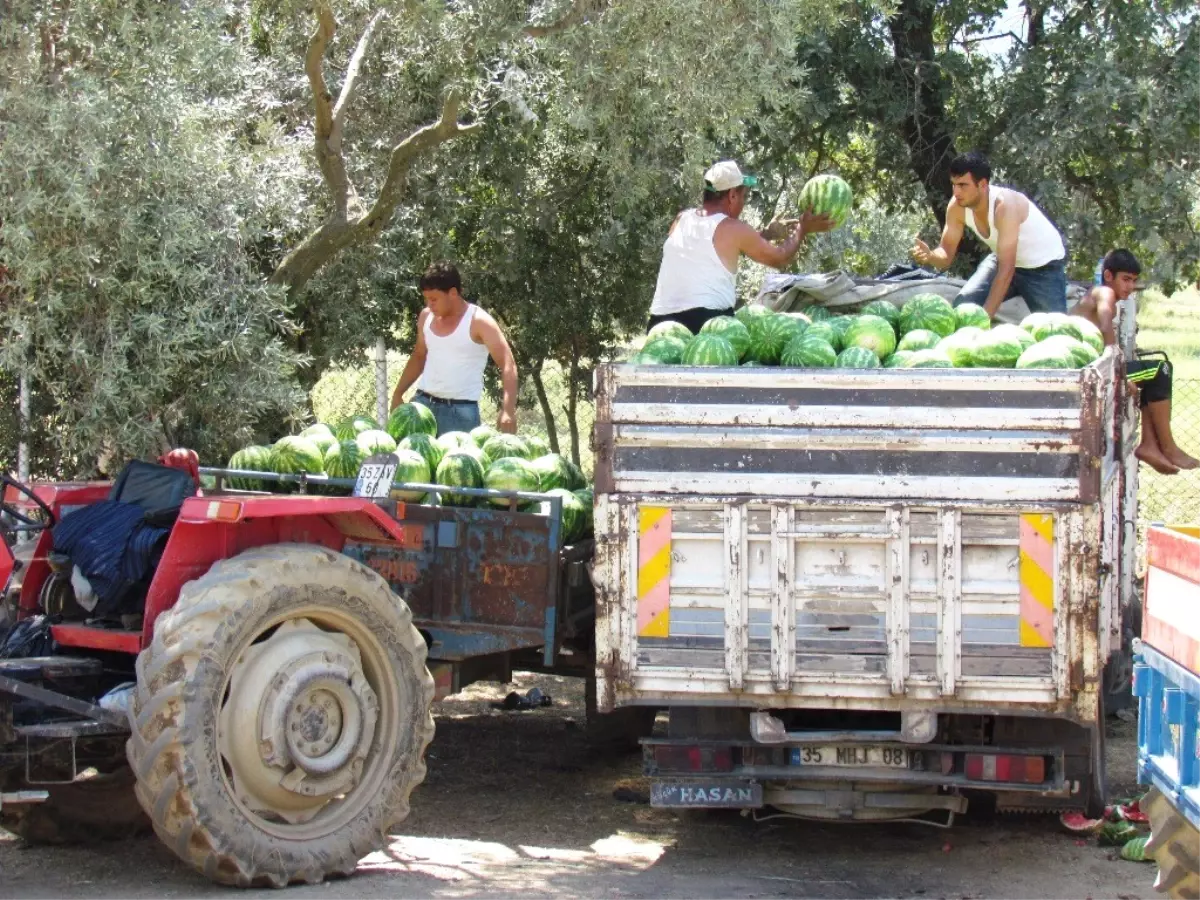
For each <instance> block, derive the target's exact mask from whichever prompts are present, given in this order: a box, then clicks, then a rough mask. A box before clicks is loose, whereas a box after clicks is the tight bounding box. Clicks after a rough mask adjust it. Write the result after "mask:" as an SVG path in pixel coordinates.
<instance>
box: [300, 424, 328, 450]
mask: <svg viewBox="0 0 1200 900" xmlns="http://www.w3.org/2000/svg"><path fill="white" fill-rule="evenodd" d="M300 437H302V438H308V439H309V440H310V441H312V442H313V443H314V444H316V445H317V446H318V447H320V448H321V452H322V453H324V452H325V451H326V450H328V449H329V448H330V447H332V446H333V445H334V444H336V443H337V438H336V437H334V436H333V429H332V428H330V427H329V426H328V425H326V424H325V423H324V422H318V423H317V424H316V425H309V426H308V427H307V428H305V429H304V430H303V431H302V432H300Z"/></svg>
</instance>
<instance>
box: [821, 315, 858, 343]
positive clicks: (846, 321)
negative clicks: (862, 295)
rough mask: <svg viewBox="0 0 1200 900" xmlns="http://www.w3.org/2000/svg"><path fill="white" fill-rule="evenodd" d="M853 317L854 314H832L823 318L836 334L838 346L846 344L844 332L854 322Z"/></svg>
mask: <svg viewBox="0 0 1200 900" xmlns="http://www.w3.org/2000/svg"><path fill="white" fill-rule="evenodd" d="M854 319H855V317H854V316H833V317H831V318H829V319H826V320H825V322H826V324H827V325H829V327H830V328H832V329H833V333H834V334H836V335H837V339H838V345H839V346H840V347H845V346H846V332H847V331H849V330H850V326H851V325H853V324H854Z"/></svg>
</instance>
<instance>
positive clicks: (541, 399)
mask: <svg viewBox="0 0 1200 900" xmlns="http://www.w3.org/2000/svg"><path fill="white" fill-rule="evenodd" d="M544 362H545V361H544V360H540V359H539V360H538V361H537V365H535V366H531V367H530V370H529V377H530V379H532V381H533V389H534V390H535V391H536V392H537V398H538V405H539V406H541V408H542V418H543V419H545V420H546V442H547V443H548V444H550V452H551V453H558V452H559V451H558V428H557V426H556V425H555V423H554V407H552V406H551V405H550V397H549V395H548V394H547V393H546V383H545V382H544V381H542V365H543V363H544Z"/></svg>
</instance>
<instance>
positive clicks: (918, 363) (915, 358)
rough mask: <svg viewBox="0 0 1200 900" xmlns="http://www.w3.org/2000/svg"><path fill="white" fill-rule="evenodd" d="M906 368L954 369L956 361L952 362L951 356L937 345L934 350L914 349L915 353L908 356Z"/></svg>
mask: <svg viewBox="0 0 1200 900" xmlns="http://www.w3.org/2000/svg"><path fill="white" fill-rule="evenodd" d="M904 368H906V369H953V368H954V363H952V362H950V357H948V356H947V355H946V354H945V353H943V352H942V351H941V350H940V349H938V348H937V347H934V348H933V349H932V350H914V351H913V355H912V356H910V357H909V358H908V364H907V365H905V367H904Z"/></svg>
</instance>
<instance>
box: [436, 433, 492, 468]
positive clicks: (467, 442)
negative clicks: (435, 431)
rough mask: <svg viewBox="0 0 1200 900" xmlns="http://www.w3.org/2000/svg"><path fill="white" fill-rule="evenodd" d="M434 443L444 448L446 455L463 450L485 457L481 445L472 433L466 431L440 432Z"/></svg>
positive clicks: (443, 451)
mask: <svg viewBox="0 0 1200 900" xmlns="http://www.w3.org/2000/svg"><path fill="white" fill-rule="evenodd" d="M434 443H435V444H437V445H438V446H439V447H441V448H442V455H443V456H445V455H446V454H447V453H454V452H456V451H462V452H466V453H473V454H474V455H476V456H478V457H479V458H480V459H482V458H483V452H482V451H481V450H480V449H479V446H478V445H477V444H476V443H475V441H474V439H473V438H472V437H471V435H469V434H467V432H465V431H447V432H446V433H445V434H439V435H438V436H437V438H435V439H434ZM439 465H440V462H439Z"/></svg>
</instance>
